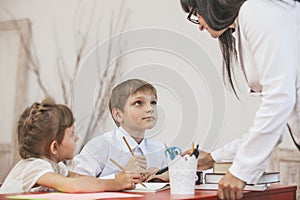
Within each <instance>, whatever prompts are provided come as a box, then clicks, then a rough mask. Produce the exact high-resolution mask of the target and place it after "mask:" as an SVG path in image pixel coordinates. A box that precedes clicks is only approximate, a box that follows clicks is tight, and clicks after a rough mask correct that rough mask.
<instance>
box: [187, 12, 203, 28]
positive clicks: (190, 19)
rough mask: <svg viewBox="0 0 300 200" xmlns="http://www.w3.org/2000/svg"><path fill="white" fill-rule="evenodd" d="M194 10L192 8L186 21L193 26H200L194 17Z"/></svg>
mask: <svg viewBox="0 0 300 200" xmlns="http://www.w3.org/2000/svg"><path fill="white" fill-rule="evenodd" d="M195 11H196V9H195V8H192V9H191V11H190V13H189V15H188V16H187V20H189V21H190V22H192V23H194V24H200V23H199V21H198V17H197V16H196V14H195V13H197V12H195Z"/></svg>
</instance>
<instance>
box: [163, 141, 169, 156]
mask: <svg viewBox="0 0 300 200" xmlns="http://www.w3.org/2000/svg"><path fill="white" fill-rule="evenodd" d="M164 145H165V148H166V150H167V152H168V153H169V155H170V156H171V152H170V149H169V147H168V146H167V145H166V143H164Z"/></svg>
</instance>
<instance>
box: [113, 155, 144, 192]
mask: <svg viewBox="0 0 300 200" xmlns="http://www.w3.org/2000/svg"><path fill="white" fill-rule="evenodd" d="M109 160H110V161H111V162H112V163H114V164H115V165H116V166H117V167H119V168H120V169H121V170H122V171H123V172H125V171H126V170H125V168H124V167H122V166H121V165H120V164H119V163H117V162H116V161H115V160H114V159H112V158H110V159H109ZM139 184H141V185H142V186H143V187H145V188H147V186H146V185H145V184H144V183H142V182H140V183H139Z"/></svg>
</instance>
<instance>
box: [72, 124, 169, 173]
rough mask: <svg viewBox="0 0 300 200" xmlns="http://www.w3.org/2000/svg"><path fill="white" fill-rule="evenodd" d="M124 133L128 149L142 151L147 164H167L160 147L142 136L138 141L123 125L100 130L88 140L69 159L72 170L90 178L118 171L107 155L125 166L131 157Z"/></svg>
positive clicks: (160, 144) (149, 165) (160, 166)
mask: <svg viewBox="0 0 300 200" xmlns="http://www.w3.org/2000/svg"><path fill="white" fill-rule="evenodd" d="M123 136H125V138H126V140H127V142H128V143H129V145H130V147H131V149H133V151H134V153H135V154H136V155H138V154H140V153H138V152H137V151H138V150H137V149H138V148H137V147H139V148H140V149H141V150H142V154H143V155H144V156H145V157H146V160H147V166H148V167H156V168H163V167H165V166H167V159H166V157H165V155H164V146H163V144H162V143H160V142H157V141H155V140H153V139H151V138H144V139H143V140H142V142H141V143H140V144H138V143H137V142H136V141H135V140H134V139H133V138H132V137H131V136H130V135H129V134H128V133H127V132H126V131H125V130H124V129H123V128H121V127H120V128H118V129H116V130H114V131H110V132H107V133H104V134H102V135H100V136H97V137H95V138H93V139H92V140H90V141H89V142H88V143H87V144H86V145H85V146H84V147H83V149H82V151H81V152H80V154H78V155H76V156H75V157H74V159H73V163H72V165H73V171H74V172H77V173H80V174H84V175H90V176H94V177H104V176H108V175H110V176H111V175H112V174H115V173H117V172H120V171H121V170H120V169H119V168H118V167H117V166H115V165H114V164H113V163H112V162H111V161H110V158H112V159H113V160H115V161H116V162H118V163H119V164H120V165H121V166H123V167H124V166H125V165H126V164H127V162H128V161H129V160H130V158H131V157H132V155H131V153H130V151H129V149H128V147H127V146H126V144H125V142H124V140H123V138H122V137H123Z"/></svg>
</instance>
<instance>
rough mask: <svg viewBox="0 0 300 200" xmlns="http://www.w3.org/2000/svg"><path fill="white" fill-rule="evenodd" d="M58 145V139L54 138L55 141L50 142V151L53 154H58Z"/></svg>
mask: <svg viewBox="0 0 300 200" xmlns="http://www.w3.org/2000/svg"><path fill="white" fill-rule="evenodd" d="M57 147H58V143H57V141H56V140H53V141H52V142H51V144H50V153H51V154H52V155H54V156H55V157H56V156H58V149H57Z"/></svg>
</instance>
